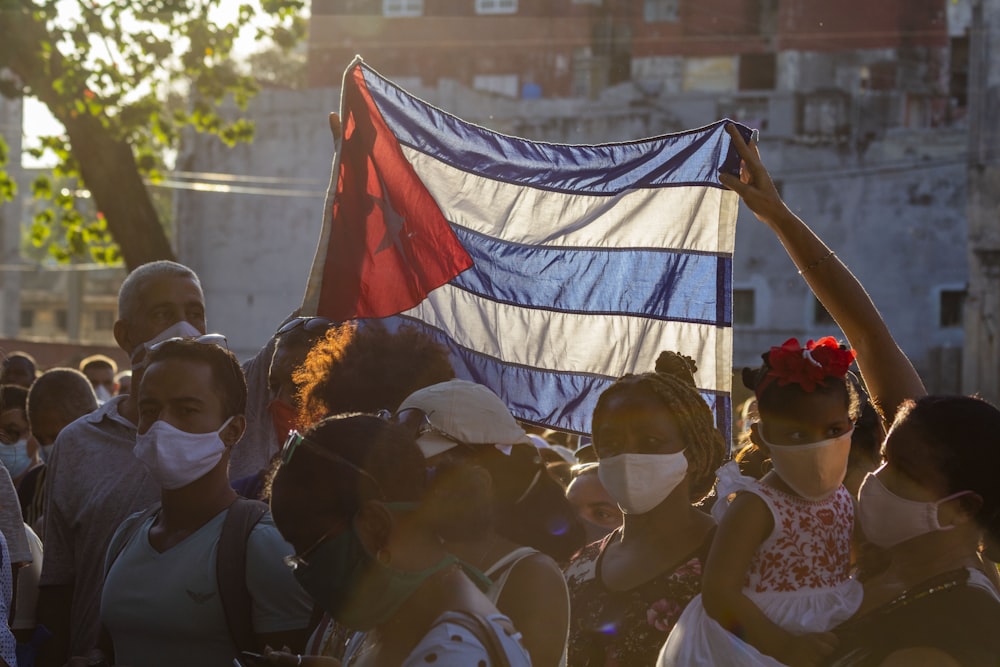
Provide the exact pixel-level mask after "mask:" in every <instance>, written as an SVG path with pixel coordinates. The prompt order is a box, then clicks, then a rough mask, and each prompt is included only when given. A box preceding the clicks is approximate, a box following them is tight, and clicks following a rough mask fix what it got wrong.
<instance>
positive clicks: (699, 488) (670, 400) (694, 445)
mask: <svg viewBox="0 0 1000 667" xmlns="http://www.w3.org/2000/svg"><path fill="white" fill-rule="evenodd" d="M697 370H698V366H697V364H695V362H694V359H692V358H691V357H688V356H685V355H683V354H680V353H677V352H670V351H664V352H661V353H660V356H659V358H657V360H656V367H655V371H654V372H652V373H640V374H629V375H625V376H623V377H621V378H619V379H618V380H616V381H615V383H614V384H612V385H611V386H610V387H608V388H607V389H606V390H605V391H604V392H603V393H602V394H601V396H600V397H599V398H598V399H597V407H596V408H594V419H593V422H594V423H593V427H592V430H593V432H594V445H595V447H596V449H597V452H598V454H600V451H601V443H600V440H599V437H598V435H597V434H598V433H599V432H600V429H599V424H600V423H601V420H602V419H604V416H605V411H606V409H607V403H608V400H609V399H610V398H611V397H612V396H614V395H616V394H617V393H619V392H621V391H625V390H630V389H635V388H641V389H643V390H645V391H648V392H649V393H650V394H652V395H653V396H655V397H657V398H658V399H659V400H660V401H661V402H662V403H663V408H664V410H667V411H668V412H669V413H670V418H671V419H672V420H673V422H674V424H675V425H676V426H677V430H678V431H680V433H681V435H682V437H683V438H684V442H685V449H684V457H685V458H686V459H687V461H688V474H689V478H690V488H691V501H692V502H697V501H700V500H703V499H704V498H705V496H707V495H708V493H709V491H711V490H712V485H713V484H714V483H715V470H716V468H718V467H719V466H720V465H722V462H723V460H724V458H725V456H726V444H725V439H724V438H723V436H722V433H720V432H719V430H718V429H717V428H716V427H715V417H714V416H713V415H712V410H711V408H709V407H708V403H706V402H705V399H703V398H702V397H701V394H699V393H698V390H697V388H696V387H695V383H694V373H695V371H697Z"/></svg>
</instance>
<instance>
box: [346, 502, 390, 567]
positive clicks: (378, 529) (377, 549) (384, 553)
mask: <svg viewBox="0 0 1000 667" xmlns="http://www.w3.org/2000/svg"><path fill="white" fill-rule="evenodd" d="M392 526H393V519H392V513H391V512H390V511H389V510H387V509H386V507H385V505H383V504H382V503H381V502H379V501H377V500H368V501H366V502H365V503H364V504H363V505H362V506H361V509H360V510H358V513H357V515H356V516H355V518H354V529H355V530H356V531H357V533H358V539H360V540H361V543H362V544H363V545H364V547H365V549H367V551H368V553H370V554H375V557H376V558H378V559H379V561H380V562H382V563H383V564H386V565H387V564H388V563H389V562H391V561H392V554H390V553H389V552H388V550H387V547H388V545H389V537H390V536H391V535H392Z"/></svg>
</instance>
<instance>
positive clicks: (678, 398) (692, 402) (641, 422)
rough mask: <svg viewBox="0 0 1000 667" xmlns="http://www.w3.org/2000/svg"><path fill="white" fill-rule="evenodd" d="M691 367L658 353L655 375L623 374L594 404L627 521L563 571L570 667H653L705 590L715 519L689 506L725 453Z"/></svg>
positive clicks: (601, 455)
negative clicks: (690, 605)
mask: <svg viewBox="0 0 1000 667" xmlns="http://www.w3.org/2000/svg"><path fill="white" fill-rule="evenodd" d="M696 371H697V367H696V365H695V363H694V361H693V360H692V359H690V358H689V357H685V356H683V355H680V354H677V353H674V352H663V353H661V354H660V357H659V359H657V362H656V370H655V371H654V372H651V373H641V374H638V375H626V376H625V377H622V378H620V379H619V380H617V381H616V382H615V383H614V384H613V385H611V386H610V387H609V388H608V389H607V390H605V391H604V393H602V394H601V396H600V398H599V399H598V401H597V407H596V408H595V409H594V418H593V436H594V448H595V451H596V453H597V456H598V459H599V461H600V463H599V466H598V475H599V476H600V479H601V482H602V483H603V484H604V486H605V488H606V489H607V490H608V493H610V494H611V496H612V497H613V498H614V499H615V500H616V501H617V502H618V505H619V506H620V507H621V509H622V511H623V512H624V523H623V524H622V526H621V527H620V528H618V529H617V530H615V531H613V532H612V533H611V534H609V535H608V536H607V537H605V538H604V539H603V540H601V541H599V542H595V543H593V544H591V545H589V546H587V547H585V548H584V549H582V550H581V551H580V553H578V554H577V555H576V556H575V557H574V558H573V560H572V561H571V562H570V563H569V565H568V566H567V568H566V579H567V583H568V584H569V590H570V602H571V604H570V609H571V619H570V638H569V660H568V664H569V665H570V667H582V666H585V665H586V666H591V665H649V664H652V663H653V662H654V660H655V659H656V655H657V653H658V652H659V650H660V646H661V645H662V644H663V641H664V640H665V639H666V637H667V633H668V632H669V631H670V629H671V628H672V627H673V624H674V623H675V622H676V621H677V618H678V617H679V616H680V614H681V612H682V611H683V609H684V607H685V606H686V605H687V604H688V602H689V601H690V600H691V598H693V597H694V596H695V595H696V594H697V593H698V592H699V591H700V590H701V573H702V565H703V563H704V560H705V556H706V554H707V552H708V547H709V545H710V543H711V540H712V536H713V534H714V532H715V521H714V520H713V519H712V517H711V516H709V515H708V514H707V513H705V512H703V511H702V510H701V509H699V508H698V507H696V506H694V505H693V503H698V502H700V501H701V500H703V499H704V498H705V496H706V495H707V494H708V493H709V491H710V490H711V488H712V484H713V482H714V480H715V472H714V471H715V469H716V468H718V467H719V466H720V465H721V464H722V460H723V457H724V456H725V451H726V447H725V441H724V438H723V436H722V434H721V433H720V432H719V431H718V430H717V429H716V428H715V420H714V418H713V416H712V411H711V409H709V407H708V404H707V403H706V402H705V400H704V399H703V398H702V397H701V395H700V394H699V393H698V391H697V389H696V388H695V382H694V373H695V372H696Z"/></svg>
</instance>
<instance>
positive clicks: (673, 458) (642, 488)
mask: <svg viewBox="0 0 1000 667" xmlns="http://www.w3.org/2000/svg"><path fill="white" fill-rule="evenodd" d="M687 469H688V462H687V458H686V457H685V456H684V452H683V451H680V452H677V453H676V454H618V455H617V456H611V457H608V458H606V459H601V461H600V463H599V464H598V466H597V477H598V478H599V479H600V480H601V484H603V485H604V488H605V489H607V490H608V493H609V494H611V497H612V498H614V499H615V502H617V503H618V507H620V508H621V510H622V512H625V514H645V513H646V512H648V511H650V510H651V509H653V508H654V507H656V506H657V505H659V504H660V503H662V502H663V501H664V500H666V498H667V496H669V495H670V494H671V493H673V491H674V489H676V488H677V486H678V485H679V484H680V483H681V482H682V481H684V477H685V475H687Z"/></svg>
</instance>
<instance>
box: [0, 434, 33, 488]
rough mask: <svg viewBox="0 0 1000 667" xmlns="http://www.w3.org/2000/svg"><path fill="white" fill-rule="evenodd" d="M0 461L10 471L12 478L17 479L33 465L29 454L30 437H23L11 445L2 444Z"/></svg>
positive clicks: (0, 446) (0, 445)
mask: <svg viewBox="0 0 1000 667" xmlns="http://www.w3.org/2000/svg"><path fill="white" fill-rule="evenodd" d="M0 463H2V464H3V467H4V468H6V469H7V472H9V473H10V477H11V479H17V478H18V477H20V476H21V475H23V474H24V473H26V472H27V471H28V468H30V467H31V457H30V456H28V439H27V438H22V439H20V440H18V441H17V442H14V443H11V444H9V445H4V444H0Z"/></svg>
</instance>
